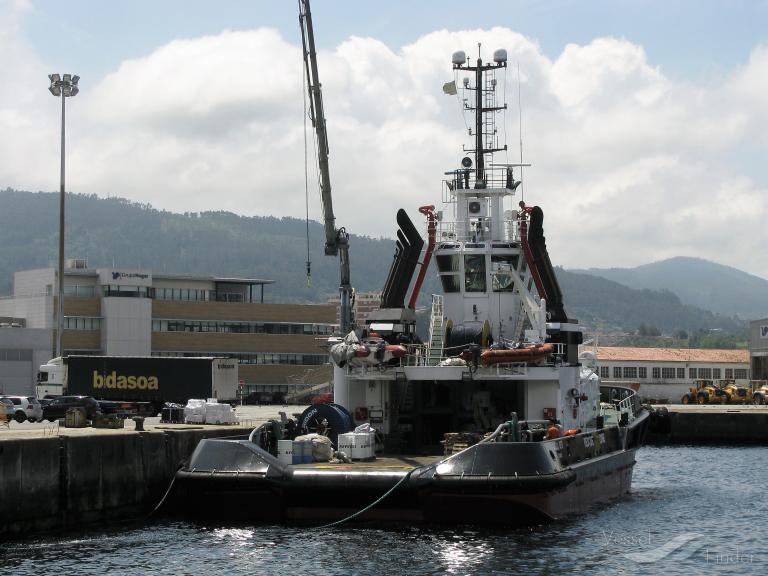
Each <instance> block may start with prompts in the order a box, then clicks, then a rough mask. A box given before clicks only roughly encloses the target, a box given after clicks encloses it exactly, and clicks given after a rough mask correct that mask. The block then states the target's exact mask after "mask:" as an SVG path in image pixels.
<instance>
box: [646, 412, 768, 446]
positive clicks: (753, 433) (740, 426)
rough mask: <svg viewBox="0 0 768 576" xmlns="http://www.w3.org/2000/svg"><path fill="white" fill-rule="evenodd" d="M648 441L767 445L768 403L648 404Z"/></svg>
mask: <svg viewBox="0 0 768 576" xmlns="http://www.w3.org/2000/svg"><path fill="white" fill-rule="evenodd" d="M646 443H648V444H728V445H736V444H745V445H746V444H764V445H768V407H765V406H740V405H728V406H682V405H681V406H678V405H654V406H651V407H650V422H649V426H648V434H647V436H646Z"/></svg>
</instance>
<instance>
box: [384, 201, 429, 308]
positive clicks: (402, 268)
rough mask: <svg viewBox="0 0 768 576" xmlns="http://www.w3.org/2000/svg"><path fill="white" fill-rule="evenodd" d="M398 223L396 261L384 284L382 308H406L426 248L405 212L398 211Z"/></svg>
mask: <svg viewBox="0 0 768 576" xmlns="http://www.w3.org/2000/svg"><path fill="white" fill-rule="evenodd" d="M397 223H398V225H399V226H400V229H399V230H398V231H397V244H396V249H395V259H394V261H393V262H392V266H391V267H390V269H389V275H388V276H387V281H386V283H385V284H384V290H383V292H382V295H381V308H404V307H405V295H406V293H407V292H408V286H410V284H411V280H412V279H413V273H414V272H415V271H416V265H417V264H418V262H419V256H420V255H421V249H422V248H423V247H424V240H423V239H422V238H421V236H419V233H418V231H417V230H416V227H415V226H414V225H413V222H411V219H410V218H408V214H406V212H405V210H403V209H400V210H398V211H397Z"/></svg>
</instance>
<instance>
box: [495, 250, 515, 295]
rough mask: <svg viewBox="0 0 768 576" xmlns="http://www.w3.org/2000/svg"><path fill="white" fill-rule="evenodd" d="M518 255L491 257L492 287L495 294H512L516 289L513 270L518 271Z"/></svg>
mask: <svg viewBox="0 0 768 576" xmlns="http://www.w3.org/2000/svg"><path fill="white" fill-rule="evenodd" d="M519 259H520V256H519V255H518V254H492V255H491V271H492V272H491V287H492V289H493V291H494V292H512V291H513V290H514V289H515V282H514V277H513V276H512V272H511V271H512V270H515V269H517V263H518V260H519Z"/></svg>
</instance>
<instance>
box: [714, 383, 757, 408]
mask: <svg viewBox="0 0 768 576" xmlns="http://www.w3.org/2000/svg"><path fill="white" fill-rule="evenodd" d="M719 384H720V389H721V390H722V391H723V394H724V395H725V396H726V400H725V403H726V404H751V403H752V398H753V395H752V390H751V389H750V388H747V387H746V386H736V382H735V381H734V380H720V382H719Z"/></svg>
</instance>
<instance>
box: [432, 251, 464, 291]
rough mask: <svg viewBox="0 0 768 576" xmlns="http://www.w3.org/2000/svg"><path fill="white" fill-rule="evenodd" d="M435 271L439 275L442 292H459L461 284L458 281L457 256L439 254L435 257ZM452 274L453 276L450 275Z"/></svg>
mask: <svg viewBox="0 0 768 576" xmlns="http://www.w3.org/2000/svg"><path fill="white" fill-rule="evenodd" d="M435 263H436V264H437V270H438V272H439V273H440V282H441V283H442V285H443V292H444V293H446V294H448V293H450V292H461V282H460V281H459V255H458V254H440V255H439V256H435ZM450 272H454V274H450Z"/></svg>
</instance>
